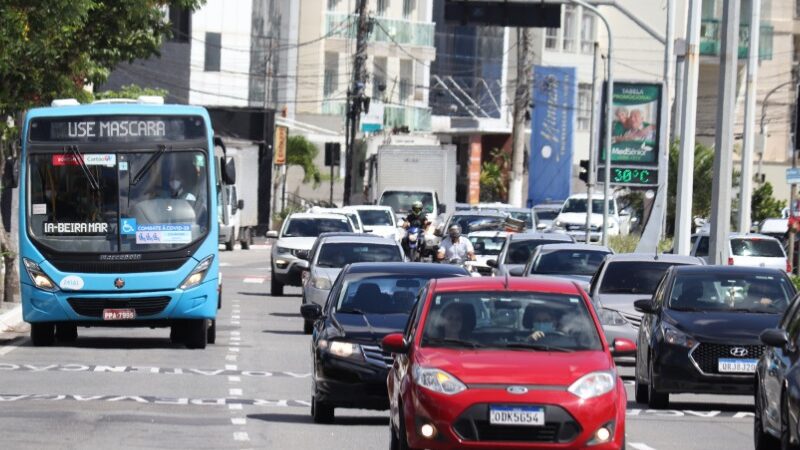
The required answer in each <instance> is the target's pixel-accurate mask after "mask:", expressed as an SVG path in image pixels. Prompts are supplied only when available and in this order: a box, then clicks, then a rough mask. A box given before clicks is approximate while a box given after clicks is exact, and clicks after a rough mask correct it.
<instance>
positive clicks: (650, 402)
mask: <svg viewBox="0 0 800 450" xmlns="http://www.w3.org/2000/svg"><path fill="white" fill-rule="evenodd" d="M652 364H653V363H652V361H651V362H650V364H648V366H649V367H650V372H649V373H650V383H648V384H647V406H648V407H650V408H653V409H664V408H666V407H668V406H669V394H667V393H663V392H658V391H656V388H655V383H654V382H653V381H654V378H653V365H652Z"/></svg>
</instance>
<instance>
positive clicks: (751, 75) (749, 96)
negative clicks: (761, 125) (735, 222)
mask: <svg viewBox="0 0 800 450" xmlns="http://www.w3.org/2000/svg"><path fill="white" fill-rule="evenodd" d="M750 9H751V12H750V42H749V44H748V55H747V82H746V83H747V84H746V94H745V105H744V145H743V148H742V176H741V183H740V185H739V186H740V188H741V191H740V193H739V232H740V233H747V232H749V231H750V224H751V223H752V221H753V219H752V217H751V214H750V205H751V197H752V195H753V147H754V146H755V138H756V136H755V131H756V123H755V122H756V88H757V86H758V57H759V54H758V47H759V43H758V41H759V35H760V34H761V0H752V1H751V3H750Z"/></svg>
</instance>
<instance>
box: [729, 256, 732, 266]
mask: <svg viewBox="0 0 800 450" xmlns="http://www.w3.org/2000/svg"><path fill="white" fill-rule="evenodd" d="M728 265H729V266H732V265H733V257H729V258H728Z"/></svg>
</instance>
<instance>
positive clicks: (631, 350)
mask: <svg viewBox="0 0 800 450" xmlns="http://www.w3.org/2000/svg"><path fill="white" fill-rule="evenodd" d="M635 354H636V343H634V342H633V341H632V340H630V339H626V338H616V339H614V343H613V344H612V345H611V356H613V357H615V358H616V357H620V356H633V355H635Z"/></svg>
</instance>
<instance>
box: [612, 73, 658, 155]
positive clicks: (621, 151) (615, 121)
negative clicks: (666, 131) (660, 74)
mask: <svg viewBox="0 0 800 450" xmlns="http://www.w3.org/2000/svg"><path fill="white" fill-rule="evenodd" d="M603 92H605V90H604V91H603ZM660 112H661V84H655V83H631V82H615V83H614V93H613V100H612V102H611V114H612V115H613V117H612V125H611V165H612V167H614V166H617V165H631V166H657V165H658V155H659V152H660V150H661V149H660V148H659V138H660V133H661V130H659V124H660V119H661V117H660ZM603 123H604V124H605V121H604V122H603ZM604 160H605V151H601V152H600V161H599V163H600V164H602V163H603V161H604Z"/></svg>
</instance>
